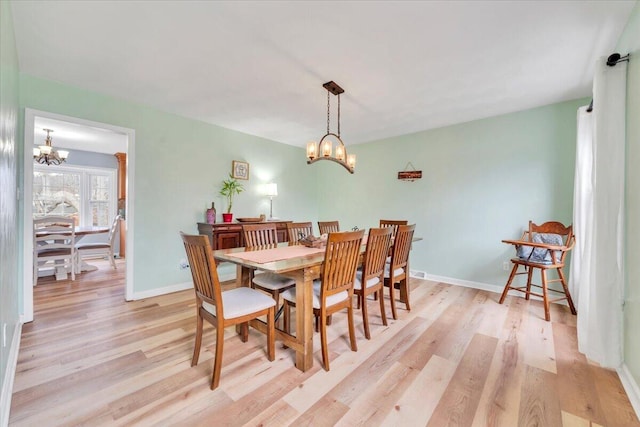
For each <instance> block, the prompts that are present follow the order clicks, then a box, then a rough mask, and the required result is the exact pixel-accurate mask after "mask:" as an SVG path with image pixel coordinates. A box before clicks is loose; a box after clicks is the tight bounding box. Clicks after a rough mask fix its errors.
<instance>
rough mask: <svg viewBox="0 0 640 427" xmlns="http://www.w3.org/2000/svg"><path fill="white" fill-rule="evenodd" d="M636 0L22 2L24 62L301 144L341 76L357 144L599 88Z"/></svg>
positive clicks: (54, 76) (313, 135)
mask: <svg viewBox="0 0 640 427" xmlns="http://www.w3.org/2000/svg"><path fill="white" fill-rule="evenodd" d="M635 3H636V2H635V0H632V1H578V0H571V1H457V2H453V1H428V2H427V1H424V2H419V1H412V2H399V1H394V2H391V1H389V2H385V1H379V2H368V1H358V2H330V1H313V2H311V1H299V2H293V1H283V2H274V1H262V2H251V1H242V2H226V1H220V2H179V1H137V2H120V1H117V2H116V1H104V2H94V1H85V2H81V1H13V2H12V4H11V7H12V9H13V16H14V27H15V32H16V43H17V49H18V59H19V64H20V70H21V71H22V72H25V73H28V74H31V75H34V76H38V77H42V78H46V79H50V80H55V81H60V82H64V83H68V84H70V85H73V86H77V87H81V88H85V89H89V90H93V91H97V92H101V93H105V94H109V95H112V96H115V97H119V98H124V99H127V100H130V101H133V102H136V103H142V104H146V105H150V106H154V107H156V108H158V109H161V110H164V111H168V112H172V113H175V114H179V115H182V116H186V117H191V118H195V119H198V120H202V121H204V122H208V123H213V124H217V125H220V126H223V127H226V128H230V129H235V130H238V131H242V132H246V133H249V134H252V135H258V136H262V137H265V138H268V139H272V140H275V141H279V142H283V143H286V144H292V145H298V146H302V145H304V144H305V143H306V142H307V141H309V140H314V139H316V140H317V139H318V138H320V137H321V136H322V134H324V132H325V130H326V91H325V90H324V89H323V88H322V84H323V83H325V82H327V81H329V80H334V81H336V82H337V83H338V84H339V85H341V86H342V87H343V88H344V89H345V93H344V94H343V95H342V97H341V101H342V103H341V115H342V123H341V131H342V137H343V139H344V141H345V143H346V144H347V145H349V144H350V143H360V142H365V141H371V140H375V139H379V138H383V137H389V136H395V135H401V134H406V133H411V132H416V131H420V130H424V129H429V128H434V127H439V126H444V125H448V124H453V123H460V122H465V121H470V120H474V119H479V118H483V117H489V116H494V115H497V114H503V113H508V112H512V111H518V110H523V109H527V108H531V107H536V106H541V105H546V104H550V103H555V102H559V101H564V100H570V99H575V98H579V97H586V96H590V94H591V82H592V76H593V69H594V66H593V65H594V61H595V60H596V59H597V58H598V57H601V56H607V55H609V54H610V53H612V49H613V48H614V46H615V43H616V41H617V39H618V37H619V35H620V33H621V31H622V29H623V28H624V25H625V23H626V22H627V19H628V17H629V14H630V12H631V10H632V8H633V6H634V5H635ZM622 53H623V54H624V53H626V52H622ZM332 112H333V114H334V119H333V120H334V121H335V112H336V104H335V97H333V96H332ZM332 130H334V131H335V124H334V125H333V126H332Z"/></svg>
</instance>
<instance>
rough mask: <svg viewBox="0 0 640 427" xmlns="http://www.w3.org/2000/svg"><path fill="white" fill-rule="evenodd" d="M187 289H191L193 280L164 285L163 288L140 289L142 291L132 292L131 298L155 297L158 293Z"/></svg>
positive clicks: (164, 293) (133, 299) (163, 293)
mask: <svg viewBox="0 0 640 427" xmlns="http://www.w3.org/2000/svg"><path fill="white" fill-rule="evenodd" d="M187 289H193V282H191V281H188V282H184V283H178V284H175V285H171V286H165V287H164V288H157V289H150V290H148V291H142V292H134V293H133V297H132V298H131V300H132V301H135V300H141V299H145V298H151V297H157V296H159V295H166V294H170V293H173V292H180V291H184V290H187Z"/></svg>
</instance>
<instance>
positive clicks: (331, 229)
mask: <svg viewBox="0 0 640 427" xmlns="http://www.w3.org/2000/svg"><path fill="white" fill-rule="evenodd" d="M318 229H319V230H320V234H321V235H322V234H329V233H337V232H338V231H340V222H339V221H318Z"/></svg>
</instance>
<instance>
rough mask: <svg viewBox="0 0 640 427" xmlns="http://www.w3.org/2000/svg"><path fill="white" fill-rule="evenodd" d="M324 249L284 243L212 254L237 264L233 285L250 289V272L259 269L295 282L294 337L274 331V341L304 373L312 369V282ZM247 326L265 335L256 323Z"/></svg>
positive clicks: (317, 273) (220, 250) (220, 259)
mask: <svg viewBox="0 0 640 427" xmlns="http://www.w3.org/2000/svg"><path fill="white" fill-rule="evenodd" d="M324 252H325V249H324V248H307V247H305V246H302V245H296V246H289V245H288V244H287V243H280V244H278V245H271V246H267V247H258V248H233V249H219V250H216V251H213V257H214V258H215V260H216V261H218V262H221V261H224V262H231V263H234V264H236V265H237V270H238V273H237V279H236V280H237V282H238V285H240V286H250V285H251V283H250V281H251V272H252V271H253V270H256V269H258V270H262V271H265V272H271V273H277V274H281V275H283V276H287V277H290V278H292V279H294V280H295V281H296V316H295V336H294V335H290V334H288V333H286V332H285V331H283V330H281V329H277V328H276V339H277V340H281V341H282V342H283V343H284V344H285V345H287V346H288V347H289V348H292V349H293V350H294V351H295V352H296V362H295V363H296V367H297V368H298V369H300V370H301V371H303V372H304V371H307V370H309V369H311V367H312V366H313V306H312V301H313V300H312V295H313V281H314V280H315V279H318V278H319V277H320V267H321V265H322V262H323V261H324ZM251 326H253V327H254V328H256V329H258V330H259V331H261V332H263V333H266V330H267V329H266V325H265V324H264V322H262V321H260V320H253V321H251Z"/></svg>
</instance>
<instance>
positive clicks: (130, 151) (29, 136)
mask: <svg viewBox="0 0 640 427" xmlns="http://www.w3.org/2000/svg"><path fill="white" fill-rule="evenodd" d="M36 117H42V118H48V119H55V120H60V121H65V122H69V123H74V124H77V125H81V126H88V127H93V128H98V129H105V130H109V131H112V132H115V133H119V134H121V135H124V136H126V137H127V182H126V186H127V204H126V207H125V209H126V210H125V212H126V213H127V220H126V227H127V230H126V232H127V242H126V249H125V250H126V254H127V255H126V258H125V265H126V277H125V299H126V300H127V301H131V300H132V299H133V254H134V251H133V248H134V236H135V233H134V232H133V230H134V223H135V221H134V204H133V200H134V194H135V192H134V190H135V185H134V180H133V179H132V178H133V177H134V176H135V173H134V171H135V130H134V129H129V128H125V127H121V126H115V125H112V124H108V123H100V122H94V121H91V120H85V119H80V118H77V117H71V116H65V115H62V114H56V113H51V112H48V111H40V110H34V109H31V108H25V109H24V146H23V155H24V159H23V160H24V166H23V177H24V182H23V192H22V193H23V197H22V200H23V206H24V208H23V216H22V222H23V224H22V225H23V239H22V242H23V256H22V260H23V261H22V269H23V292H22V296H23V297H22V301H23V308H22V315H21V318H20V321H21V322H22V323H25V322H31V321H33V268H32V267H31V266H32V265H33V222H32V221H33V206H32V200H33V156H32V155H31V153H32V151H33V145H34V140H35V135H34V134H35V119H36Z"/></svg>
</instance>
